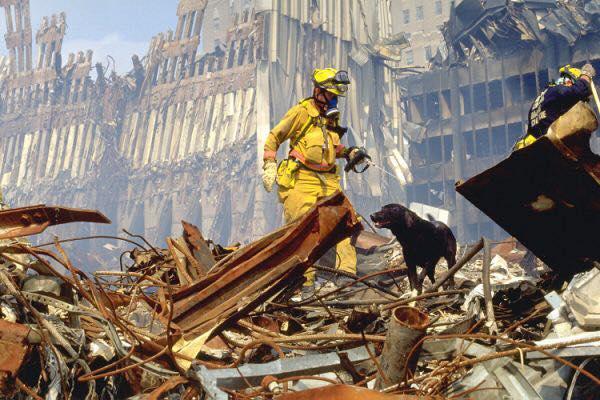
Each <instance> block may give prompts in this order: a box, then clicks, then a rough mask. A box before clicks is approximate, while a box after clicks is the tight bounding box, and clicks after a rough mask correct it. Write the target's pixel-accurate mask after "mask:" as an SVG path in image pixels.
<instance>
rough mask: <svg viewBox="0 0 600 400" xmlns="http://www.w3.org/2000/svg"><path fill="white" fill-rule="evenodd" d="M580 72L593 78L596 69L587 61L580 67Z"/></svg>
mask: <svg viewBox="0 0 600 400" xmlns="http://www.w3.org/2000/svg"><path fill="white" fill-rule="evenodd" d="M581 74H582V75H587V76H589V77H590V79H594V77H595V76H596V69H595V68H594V66H593V65H592V64H589V63H588V64H585V65H584V66H583V68H581Z"/></svg>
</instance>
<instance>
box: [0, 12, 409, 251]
mask: <svg viewBox="0 0 600 400" xmlns="http://www.w3.org/2000/svg"><path fill="white" fill-rule="evenodd" d="M0 5H2V7H3V8H4V11H5V13H6V16H7V21H10V22H9V23H8V26H7V29H8V30H9V34H8V35H7V36H6V37H7V45H8V48H9V51H10V54H9V57H8V59H5V61H4V64H3V65H5V68H4V69H0V71H4V74H3V75H2V76H3V79H2V81H1V90H0V98H1V106H0V107H1V114H0V178H1V186H2V189H3V191H4V192H5V198H7V200H8V201H9V202H10V203H11V204H13V205H15V206H17V205H26V204H32V203H47V204H53V203H56V204H68V205H71V206H77V207H86V208H97V209H101V210H103V211H104V212H105V213H106V214H107V215H108V216H109V217H110V218H111V219H112V220H113V222H114V224H113V225H111V226H108V227H88V228H85V229H88V231H85V232H82V231H81V228H73V227H69V228H66V229H69V230H64V231H61V233H62V234H63V235H70V234H82V233H83V234H96V233H103V234H115V233H118V232H119V231H120V230H121V229H123V228H124V229H128V230H131V231H134V232H136V233H142V234H144V235H145V236H146V237H147V238H148V240H150V241H158V240H162V238H164V237H166V236H168V235H170V234H171V232H174V231H176V230H178V229H179V227H178V224H179V221H180V220H181V219H187V220H191V221H193V222H194V223H196V224H198V225H200V226H201V229H202V230H203V231H204V232H205V233H206V235H207V236H208V237H212V238H214V239H215V240H216V241H219V242H224V243H227V242H230V241H232V240H236V239H243V240H251V239H253V238H256V237H258V236H259V235H261V234H264V233H265V232H267V231H268V230H270V229H273V228H274V227H275V226H277V225H279V224H280V223H281V210H280V208H279V207H278V205H277V201H276V197H275V196H274V195H270V194H266V193H265V192H264V190H263V189H262V185H260V169H261V164H262V163H261V162H260V160H261V159H262V145H263V143H264V139H265V137H266V135H267V133H268V131H269V129H270V127H271V126H273V125H274V124H275V123H276V122H277V121H278V120H279V118H281V116H282V115H283V114H284V113H285V111H286V109H287V108H288V107H290V106H291V105H293V104H294V103H295V102H297V101H299V100H300V99H302V98H303V97H306V96H309V95H310V93H311V83H310V73H311V72H312V69H313V68H315V67H322V66H336V67H338V68H345V69H348V70H349V72H350V75H351V77H352V80H353V84H352V90H351V92H350V94H349V96H348V98H347V100H346V101H345V104H344V106H345V107H344V114H343V116H342V121H343V123H344V124H347V125H348V126H349V128H350V129H349V134H348V138H347V140H348V141H349V143H350V144H358V145H365V146H366V147H368V148H369V150H370V151H371V153H372V154H373V155H374V156H375V161H376V162H377V163H378V164H380V165H382V166H385V167H386V168H390V169H391V170H392V171H393V172H394V173H395V175H396V176H395V177H390V176H389V175H385V174H383V173H382V172H381V171H379V170H375V169H370V170H369V171H368V172H367V173H366V174H364V175H361V176H358V175H354V176H344V186H345V187H346V188H347V189H348V191H349V193H350V195H351V198H353V200H354V201H355V203H356V205H357V207H358V208H359V210H361V209H362V211H363V212H367V211H371V210H372V209H373V208H375V207H378V206H379V205H380V204H381V203H383V202H387V201H391V200H395V201H397V200H399V198H401V197H402V196H403V192H402V190H401V186H400V184H399V183H398V182H397V180H398V179H400V180H404V181H406V180H408V179H410V173H409V171H408V168H407V166H406V163H405V162H404V159H403V155H404V154H405V153H406V149H405V147H404V140H403V138H402V135H401V133H400V108H399V105H400V101H399V100H400V92H399V90H398V87H397V85H396V83H395V80H394V76H395V75H394V72H393V70H392V69H391V68H390V65H391V64H393V62H394V61H397V60H398V59H399V53H400V50H401V49H402V48H403V47H404V46H405V40H403V38H402V37H398V38H392V39H390V38H389V36H390V34H391V23H392V21H391V17H390V15H389V8H387V7H386V2H385V1H377V2H376V4H375V6H374V7H373V6H370V7H366V6H365V4H364V2H363V1H360V0H353V1H349V2H347V3H343V4H341V3H339V2H336V1H332V0H328V1H325V0H321V1H298V2H289V1H287V2H286V1H246V0H239V1H233V2H229V3H227V2H220V1H207V0H181V1H180V3H179V6H178V8H177V15H178V23H177V26H176V28H175V31H168V32H165V33H160V34H158V35H157V36H156V37H154V38H153V39H152V41H151V43H149V51H148V54H147V55H146V56H145V57H143V58H141V59H140V57H138V56H137V55H133V56H132V64H133V68H132V70H131V71H130V72H129V73H127V74H126V75H124V76H119V75H117V74H116V73H115V72H114V71H112V72H111V71H107V70H106V69H105V68H104V66H103V65H101V64H99V63H98V64H94V63H93V60H92V52H91V51H87V52H86V53H84V52H79V53H78V54H77V55H74V54H70V55H68V56H67V57H66V61H65V62H63V57H62V53H61V44H62V40H63V38H64V36H65V34H66V16H65V15H64V14H61V15H58V16H52V17H51V18H49V19H44V20H43V21H42V24H41V25H40V28H39V29H38V31H37V34H36V37H35V40H36V45H37V61H36V62H35V63H33V62H31V60H32V56H33V55H32V49H31V44H32V37H31V36H32V35H31V34H28V33H27V32H30V31H31V24H30V21H29V13H28V10H29V1H28V0H5V1H3V2H1V3H0ZM15 38H18V40H17V39H15ZM92 74H95V75H96V78H95V79H92V78H91V75H92ZM283 156H284V153H283V149H282V151H281V152H280V156H279V157H280V158H281V157H283ZM367 199H368V201H367ZM75 229H77V231H75ZM92 245H93V244H92Z"/></svg>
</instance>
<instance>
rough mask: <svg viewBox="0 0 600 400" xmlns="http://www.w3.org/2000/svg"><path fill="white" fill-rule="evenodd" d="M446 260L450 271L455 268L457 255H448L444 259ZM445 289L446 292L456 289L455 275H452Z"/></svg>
mask: <svg viewBox="0 0 600 400" xmlns="http://www.w3.org/2000/svg"><path fill="white" fill-rule="evenodd" d="M444 259H445V260H446V262H447V263H448V269H450V268H452V267H453V266H454V264H456V255H454V254H449V255H446V256H445V257H444ZM444 288H445V289H446V290H448V289H454V275H452V276H451V277H450V278H448V280H447V281H446V283H445V284H444Z"/></svg>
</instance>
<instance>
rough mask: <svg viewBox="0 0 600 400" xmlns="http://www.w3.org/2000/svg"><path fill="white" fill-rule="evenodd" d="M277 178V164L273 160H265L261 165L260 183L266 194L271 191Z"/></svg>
mask: <svg viewBox="0 0 600 400" xmlns="http://www.w3.org/2000/svg"><path fill="white" fill-rule="evenodd" d="M276 178H277V162H276V161H275V160H265V163H264V164H263V175H262V181H263V186H264V187H265V190H266V191H267V192H269V193H270V192H272V191H273V185H274V184H275V179H276Z"/></svg>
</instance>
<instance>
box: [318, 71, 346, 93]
mask: <svg viewBox="0 0 600 400" xmlns="http://www.w3.org/2000/svg"><path fill="white" fill-rule="evenodd" d="M312 80H313V83H314V85H315V87H320V88H323V89H325V90H327V91H328V92H330V93H333V94H335V95H337V96H345V95H346V92H347V91H348V85H349V84H350V79H349V78H348V72H347V71H338V70H337V69H335V68H322V69H319V68H317V69H315V70H314V71H313V73H312Z"/></svg>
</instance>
